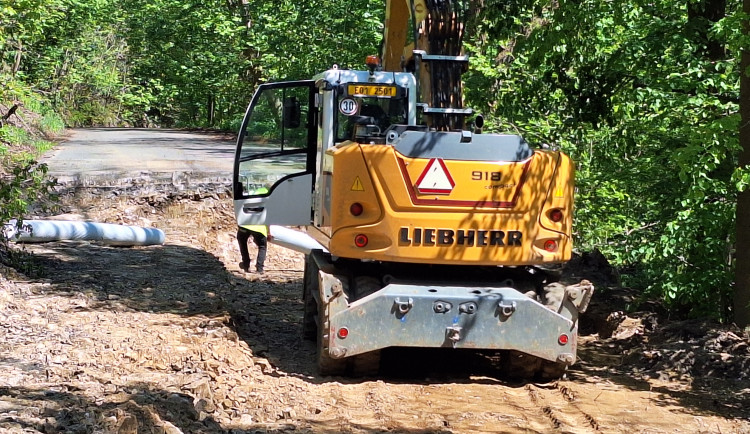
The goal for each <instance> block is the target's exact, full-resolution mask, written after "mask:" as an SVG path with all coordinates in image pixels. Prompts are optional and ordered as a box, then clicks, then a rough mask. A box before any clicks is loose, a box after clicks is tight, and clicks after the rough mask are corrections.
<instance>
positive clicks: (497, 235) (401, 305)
mask: <svg viewBox="0 0 750 434" xmlns="http://www.w3.org/2000/svg"><path fill="white" fill-rule="evenodd" d="M464 12H465V11H464V9H463V7H462V6H461V3H459V2H457V1H456V0H387V4H386V21H385V32H384V39H383V47H382V53H381V56H380V57H377V56H370V57H368V58H367V61H366V68H364V69H363V70H350V69H343V68H338V67H337V66H335V65H334V66H333V67H332V68H331V69H329V70H327V71H324V72H322V73H320V74H318V75H315V76H314V77H313V78H312V79H311V80H302V81H294V82H280V83H268V84H263V85H261V86H259V87H258V89H257V91H256V93H255V95H254V96H253V98H252V101H251V103H250V105H249V107H248V109H247V113H246V115H245V118H244V121H243V124H242V127H241V130H240V134H239V136H238V140H237V150H236V158H235V166H234V180H233V182H234V184H233V193H234V208H235V215H236V217H237V223H238V224H240V225H257V224H265V225H270V227H271V234H272V235H273V237H272V242H275V243H277V244H280V245H282V246H285V247H288V248H292V249H294V250H297V251H300V252H303V253H304V254H305V272H304V278H303V291H302V292H303V295H302V299H303V302H304V306H305V311H304V318H303V333H304V336H305V337H306V338H309V339H312V340H315V341H316V342H317V346H318V352H317V363H318V367H319V370H320V373H321V374H323V375H370V374H374V373H376V372H377V369H378V366H379V355H380V350H382V349H384V348H388V347H448V348H457V349H461V348H470V349H492V350H501V354H502V357H501V359H502V360H503V367H504V369H505V368H507V369H508V370H509V371H511V372H513V373H515V374H514V375H516V374H517V375H524V376H544V377H556V376H560V375H562V374H563V373H564V371H565V369H566V368H567V366H569V365H571V364H572V363H574V362H575V360H576V339H577V328H578V316H579V314H580V313H582V312H583V311H584V310H585V309H586V307H587V305H588V302H589V300H590V298H591V295H592V293H593V286H591V285H590V284H588V283H587V282H584V283H583V284H580V285H573V286H564V285H561V284H559V283H556V282H555V280H556V276H558V275H559V274H558V272H557V270H558V269H559V267H560V266H561V265H562V264H564V263H565V262H566V261H568V260H569V259H570V258H571V249H572V220H573V219H572V216H573V190H574V165H573V163H572V162H571V160H570V158H569V157H568V156H566V155H565V154H563V153H562V152H560V151H559V150H553V149H540V148H535V147H532V146H530V145H529V143H527V142H526V141H525V140H524V139H523V138H522V137H520V136H518V135H512V134H511V135H507V134H485V133H482V127H483V125H482V124H483V122H482V117H481V116H478V115H476V114H475V113H473V112H472V110H471V109H469V108H465V107H464V106H463V96H462V82H461V74H462V73H463V72H465V71H466V69H467V67H468V64H469V58H468V57H467V56H465V55H464V54H463V52H462V48H461V45H462V37H463V30H464V23H463V20H464V18H463V17H464V15H465V14H464ZM469 120H471V122H468V121H469ZM259 191H265V193H262V194H258V193H257V192H259Z"/></svg>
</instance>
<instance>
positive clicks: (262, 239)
mask: <svg viewBox="0 0 750 434" xmlns="http://www.w3.org/2000/svg"><path fill="white" fill-rule="evenodd" d="M250 237H253V242H254V243H255V245H256V246H257V247H258V256H257V257H256V259H255V271H257V272H258V274H263V273H264V272H265V271H264V269H263V265H264V264H265V262H266V249H267V246H268V226H265V225H243V226H239V227H238V228H237V243H238V244H239V246H240V255H241V256H242V262H240V268H241V269H242V270H243V271H244V272H246V273H247V272H249V271H250V263H251V261H250V252H249V250H248V248H247V243H248V241H249V240H250Z"/></svg>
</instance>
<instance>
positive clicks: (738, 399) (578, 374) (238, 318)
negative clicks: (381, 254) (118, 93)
mask: <svg viewBox="0 0 750 434" xmlns="http://www.w3.org/2000/svg"><path fill="white" fill-rule="evenodd" d="M61 194H62V200H63V202H64V204H65V205H64V207H63V209H61V210H59V212H60V213H65V214H66V216H65V217H66V218H78V219H90V220H94V221H101V222H110V223H125V224H135V225H143V226H155V227H159V228H161V229H163V230H164V231H165V232H166V235H167V242H166V244H165V245H164V246H154V247H139V248H113V247H107V246H103V245H100V244H96V243H88V242H57V243H48V244H38V245H27V246H26V247H25V248H26V251H28V252H31V253H33V256H21V257H20V258H19V262H21V263H23V264H24V270H25V273H26V274H25V275H23V274H20V273H16V272H13V271H12V270H10V269H7V268H2V276H0V432H3V433H6V432H9V433H21V432H24V433H29V432H44V433H57V432H75V433H79V432H80V433H93V432H105V433H110V432H112V433H179V432H184V433H245V432H248V433H255V432H260V433H265V432H325V433H339V432H352V433H378V432H399V433H474V432H492V433H495V432H511V433H514V432H541V433H546V432H567V433H589V432H594V433H595V432H604V433H607V432H617V433H619V432H622V433H625V432H627V433H630V432H648V433H654V432H684V433H695V432H716V433H718V432H721V433H748V432H750V411H748V408H750V382H748V381H747V379H748V375H750V372H748V369H749V368H750V362H748V361H750V352H748V349H747V348H748V345H747V342H748V341H747V337H743V336H738V335H736V334H734V333H732V332H731V331H726V330H716V329H711V330H708V331H706V330H705V329H702V328H700V327H698V326H695V327H697V328H696V330H698V331H696V332H695V333H694V334H692V335H691V334H689V333H688V334H685V333H687V332H688V331H690V328H689V327H683V326H678V327H677V331H675V330H672V329H669V328H668V326H667V325H664V326H663V325H662V324H661V323H659V325H657V326H649V324H650V323H648V321H646V319H648V318H651V317H650V316H648V315H642V316H640V317H638V318H636V317H629V316H625V315H622V316H621V317H618V318H619V319H617V320H616V321H609V324H611V325H612V329H611V330H609V332H608V333H606V334H607V336H610V335H611V337H606V336H603V335H597V334H591V335H587V336H584V337H583V339H582V340H583V345H582V348H581V350H580V353H579V355H580V356H581V358H582V360H581V361H580V362H579V363H578V364H576V365H575V366H574V367H573V369H572V370H571V372H570V373H569V375H568V378H567V379H564V380H560V381H557V382H554V383H550V384H536V383H519V382H514V381H513V380H512V379H506V378H503V377H502V373H501V372H499V371H498V370H497V367H496V363H495V362H496V355H494V354H487V353H476V352H454V351H414V350H412V351H403V350H400V351H399V350H393V351H389V352H387V353H386V354H385V355H384V360H383V366H382V374H381V376H379V377H376V378H367V379H358V380H352V379H344V378H331V377H320V376H317V375H316V373H315V369H314V363H313V355H314V351H315V349H314V346H313V345H312V344H311V343H309V342H307V341H304V340H302V339H301V337H300V335H301V319H302V303H301V300H300V294H301V279H302V273H301V272H302V257H301V256H300V255H298V254H296V253H290V252H289V251H286V250H283V249H281V248H279V247H276V246H270V248H269V260H268V263H267V267H266V268H267V270H268V271H267V273H266V274H265V275H264V276H257V275H255V274H243V273H242V272H241V271H240V270H239V268H238V266H237V263H238V262H239V254H238V252H237V250H236V246H235V240H234V228H235V226H234V223H233V216H232V211H231V210H232V205H231V199H230V198H229V196H228V195H227V193H226V191H225V190H224V189H223V187H222V186H221V185H218V184H200V185H191V186H187V187H186V186H184V185H175V184H174V183H173V184H168V185H167V184H165V185H160V186H158V188H154V187H153V186H151V187H149V188H144V187H143V186H142V185H140V184H139V183H136V182H134V181H133V184H131V185H119V186H105V187H92V186H88V187H81V186H76V185H74V184H71V185H68V186H66V187H65V188H62V189H61ZM594 271H596V270H594ZM612 291H615V290H614V289H613V290H612ZM603 294H606V291H605V292H603ZM595 298H596V297H595ZM605 299H606V295H602V297H601V298H600V299H599V300H598V301H597V300H595V301H594V302H595V303H597V302H598V303H599V307H600V311H601V309H602V308H603V309H605V310H606V309H609V308H612V309H616V303H614V302H612V301H611V299H606V301H605ZM600 316H601V315H600ZM607 319H608V320H611V317H610V318H607ZM659 321H661V320H659ZM588 328H589V330H590V331H591V332H593V331H600V332H602V327H601V326H594V325H591V326H590V327H588ZM670 330H671V331H670ZM602 333H603V332H602ZM701 333H702V334H703V335H705V337H706V339H708V340H706V339H704V338H703V337H701V336H698V335H700V334H701ZM675 336H677V337H675ZM605 337H606V338H605ZM709 338H710V339H709ZM691 339H692V340H691ZM652 342H659V345H660V346H658V347H651V346H650V345H651V344H652ZM691 342H693V343H691ZM683 344H684V345H689V346H688V347H687V350H684V351H683V349H682V348H683V347H682V346H680V345H683ZM714 344H715V346H717V347H716V349H715V350H711V348H713V347H712V346H711V345H714ZM743 345H744V346H743ZM712 351H713V352H712ZM657 353H658V355H656V354H657ZM688 353H692V358H690V357H688ZM704 356H705V357H704ZM701 357H704V358H703V359H702V358H701ZM704 359H705V360H704ZM689 361H691V362H690V363H691V364H690V365H689V366H687V365H686V364H687V363H688V362H689ZM701 361H702V362H701ZM650 362H653V363H650ZM678 362H680V363H682V364H680V363H678ZM709 362H710V363H709ZM701 363H704V364H701ZM686 366H687V368H686ZM703 366H709V367H712V368H715V369H713V370H709V369H703V368H702V367H703Z"/></svg>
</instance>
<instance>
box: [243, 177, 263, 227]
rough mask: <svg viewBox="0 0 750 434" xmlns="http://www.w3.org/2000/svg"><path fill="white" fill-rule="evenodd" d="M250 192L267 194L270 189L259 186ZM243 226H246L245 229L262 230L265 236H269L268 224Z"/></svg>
mask: <svg viewBox="0 0 750 434" xmlns="http://www.w3.org/2000/svg"><path fill="white" fill-rule="evenodd" d="M250 193H252V194H265V193H268V189H267V188H266V187H260V188H257V189H255V190H253V191H251V192H250ZM241 227H243V228H245V229H247V230H249V231H253V232H260V233H261V234H263V236H265V237H267V236H268V226H266V225H242V226H241Z"/></svg>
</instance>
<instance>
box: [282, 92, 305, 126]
mask: <svg viewBox="0 0 750 434" xmlns="http://www.w3.org/2000/svg"><path fill="white" fill-rule="evenodd" d="M283 110H284V112H283V116H282V117H283V119H284V128H299V126H300V123H301V122H300V118H301V117H302V116H301V111H300V106H299V100H298V99H297V97H296V96H292V97H289V98H284V106H283Z"/></svg>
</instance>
